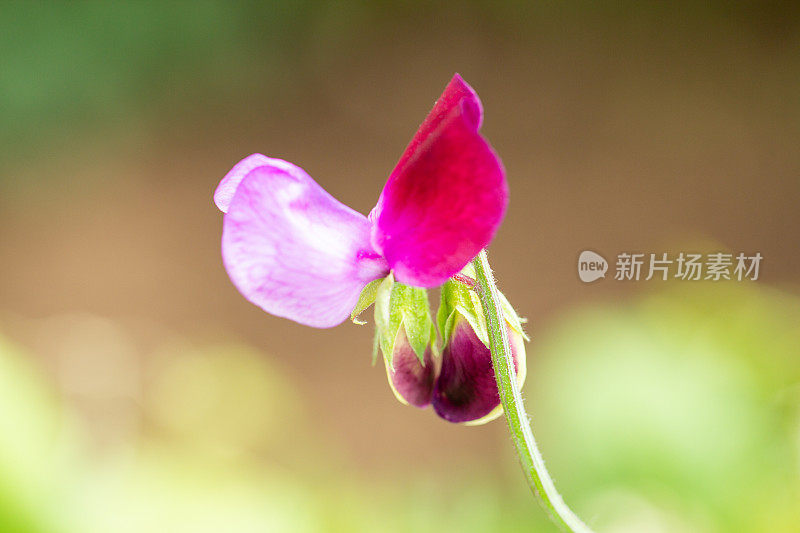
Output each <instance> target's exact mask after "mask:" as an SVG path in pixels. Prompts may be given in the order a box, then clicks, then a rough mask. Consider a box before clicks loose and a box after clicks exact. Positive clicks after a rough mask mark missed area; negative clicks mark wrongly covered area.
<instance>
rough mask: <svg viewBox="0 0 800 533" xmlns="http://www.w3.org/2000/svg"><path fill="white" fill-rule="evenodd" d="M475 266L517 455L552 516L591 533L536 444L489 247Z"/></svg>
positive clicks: (562, 524)
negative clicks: (569, 503)
mask: <svg viewBox="0 0 800 533" xmlns="http://www.w3.org/2000/svg"><path fill="white" fill-rule="evenodd" d="M472 264H473V265H474V266H475V274H476V276H475V277H476V282H477V286H476V289H477V291H478V294H479V295H480V299H481V303H482V305H483V314H484V316H485V317H486V325H487V327H488V328H489V345H490V349H491V352H492V365H493V366H494V373H495V378H496V379H497V390H498V392H499V393H500V400H501V402H502V404H503V409H504V411H505V416H506V421H507V422H508V429H509V430H510V431H511V439H512V440H513V441H514V446H515V447H516V448H517V455H519V460H520V463H521V465H522V470H523V472H524V473H525V478H526V479H527V481H528V486H529V487H530V488H531V490H532V491H533V493H534V494H535V495H536V496H537V497H538V498H539V502H540V503H541V504H542V506H543V507H544V508H545V510H546V511H547V512H548V514H549V515H550V518H551V519H552V520H553V521H554V522H555V523H556V524H557V525H558V526H559V527H560V528H561V529H562V530H564V531H574V532H581V533H586V532H588V533H591V530H590V529H589V528H588V527H587V526H586V524H584V523H583V522H582V521H581V519H580V518H578V517H577V516H576V515H575V513H573V512H572V510H570V508H569V507H567V504H566V503H564V500H563V498H561V495H560V494H559V493H558V491H557V490H556V487H555V485H554V484H553V480H552V479H551V478H550V474H548V473H547V468H545V466H544V460H543V459H542V454H541V453H539V448H538V447H537V446H536V440H534V438H533V432H532V431H531V426H530V418H529V417H528V414H527V413H526V412H525V406H524V405H523V403H522V395H521V394H520V391H519V386H517V376H516V371H515V369H514V360H513V359H512V357H511V347H510V345H509V343H508V332H507V330H506V320H505V317H504V315H503V308H502V306H501V304H500V297H499V293H498V291H497V286H496V285H495V282H494V276H493V275H492V270H491V268H489V261H488V259H487V258H486V250H483V251H481V253H480V254H478V257H476V258H475V260H474V261H473V262H472Z"/></svg>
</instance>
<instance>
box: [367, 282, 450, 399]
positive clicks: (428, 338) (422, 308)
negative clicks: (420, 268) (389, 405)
mask: <svg viewBox="0 0 800 533" xmlns="http://www.w3.org/2000/svg"><path fill="white" fill-rule="evenodd" d="M375 341H376V342H375V346H376V351H377V350H378V349H380V351H381V352H382V353H383V360H384V363H385V365H386V376H387V378H388V380H389V386H390V387H391V388H392V392H394V394H395V396H396V397H397V399H398V400H400V401H401V402H402V403H404V404H406V405H413V406H416V407H426V406H428V405H430V403H431V395H432V394H433V383H434V380H435V379H436V373H437V368H436V361H435V355H436V350H435V346H434V345H435V343H436V326H435V325H434V323H433V319H432V318H431V314H430V308H429V305H428V294H427V292H426V291H425V289H419V288H415V287H409V286H407V285H403V284H402V283H397V282H395V281H394V279H393V278H392V276H391V275H390V276H389V277H387V278H386V279H385V280H383V281H382V282H381V284H380V286H378V287H377V289H376V292H375ZM376 355H377V354H376Z"/></svg>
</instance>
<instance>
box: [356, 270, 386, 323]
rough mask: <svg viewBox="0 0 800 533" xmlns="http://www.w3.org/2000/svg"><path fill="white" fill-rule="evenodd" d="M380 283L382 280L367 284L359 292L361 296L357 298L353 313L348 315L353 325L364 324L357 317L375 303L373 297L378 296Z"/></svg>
mask: <svg viewBox="0 0 800 533" xmlns="http://www.w3.org/2000/svg"><path fill="white" fill-rule="evenodd" d="M382 282H383V280H382V279H375V280H372V281H370V282H369V283H367V286H366V287H364V290H363V291H361V295H360V296H359V297H358V302H357V303H356V306H355V307H354V308H353V312H352V313H350V320H352V321H353V324H358V325H359V326H363V325H364V324H366V322H365V321H364V320H360V319H359V318H358V315H360V314H361V313H363V312H364V310H365V309H366V308H367V307H369V306H370V305H372V304H373V303H375V297H376V296H377V295H378V287H379V286H380V284H381V283H382Z"/></svg>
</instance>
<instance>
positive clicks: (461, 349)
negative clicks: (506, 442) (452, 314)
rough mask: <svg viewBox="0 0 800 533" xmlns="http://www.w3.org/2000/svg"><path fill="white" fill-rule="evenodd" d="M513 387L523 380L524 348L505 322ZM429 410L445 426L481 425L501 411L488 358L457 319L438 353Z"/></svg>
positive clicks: (486, 351)
mask: <svg viewBox="0 0 800 533" xmlns="http://www.w3.org/2000/svg"><path fill="white" fill-rule="evenodd" d="M506 325H507V331H508V337H509V343H510V345H511V353H512V356H513V358H514V366H515V369H516V373H517V383H518V384H519V385H520V386H522V383H523V382H524V380H525V345H524V344H523V338H522V335H521V334H520V333H518V332H517V331H515V330H514V329H513V328H512V327H511V326H510V324H509V323H508V322H506ZM432 403H433V409H434V411H436V414H438V415H439V416H440V417H442V418H444V419H445V420H447V421H449V422H465V423H470V424H482V423H485V422H489V421H490V420H494V419H495V418H497V417H498V416H500V414H502V412H503V410H502V407H501V406H500V396H499V394H498V392H497V381H496V379H495V375H494V367H493V366H492V354H491V352H490V351H489V348H488V347H487V346H486V344H485V343H484V342H483V341H482V340H481V339H479V338H478V335H477V333H476V332H475V329H474V328H473V327H472V325H471V324H470V323H469V321H468V320H467V319H466V318H464V317H463V316H461V315H459V316H457V317H456V318H455V320H454V323H453V325H452V332H451V333H450V335H449V341H448V343H447V344H446V345H445V347H444V349H443V350H442V361H441V371H440V373H439V377H438V379H437V380H436V384H435V386H434V390H433V401H432Z"/></svg>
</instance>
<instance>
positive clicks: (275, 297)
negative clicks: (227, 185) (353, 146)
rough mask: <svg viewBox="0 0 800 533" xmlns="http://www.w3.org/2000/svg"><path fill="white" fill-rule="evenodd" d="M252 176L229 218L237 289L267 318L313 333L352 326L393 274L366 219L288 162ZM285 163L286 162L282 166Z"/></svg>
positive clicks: (228, 259) (228, 258)
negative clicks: (349, 321)
mask: <svg viewBox="0 0 800 533" xmlns="http://www.w3.org/2000/svg"><path fill="white" fill-rule="evenodd" d="M274 161H276V160H271V162H270V163H269V165H268V166H258V167H256V168H255V169H253V170H251V171H250V172H249V173H248V174H247V175H246V176H245V177H244V179H242V180H241V182H240V183H239V185H238V187H237V189H236V194H234V196H233V199H232V200H231V202H230V205H229V209H228V212H227V214H226V215H225V218H224V224H223V231H222V259H223V262H224V263H225V269H226V270H227V271H228V275H229V276H230V278H231V281H233V283H234V285H236V288H238V289H239V291H240V292H241V293H242V295H243V296H244V297H245V298H247V299H248V300H249V301H251V302H252V303H254V304H256V305H258V306H259V307H261V308H262V309H264V310H265V311H267V312H268V313H272V314H273V315H277V316H281V317H286V318H289V319H291V320H294V321H296V322H299V323H301V324H305V325H308V326H314V327H331V326H335V325H337V324H339V323H340V322H342V321H343V320H345V319H346V318H347V317H348V316H349V315H350V312H351V311H352V309H353V307H354V306H355V304H356V301H357V300H358V297H359V294H360V293H361V290H362V289H363V288H364V286H365V285H366V284H367V283H369V282H370V281H372V280H374V279H378V278H380V277H382V276H385V275H386V274H387V273H388V269H387V266H386V262H385V261H384V260H383V259H382V258H381V257H380V256H379V255H378V254H376V253H375V252H374V251H373V249H372V247H371V245H370V240H369V231H370V224H369V222H368V221H367V219H366V217H364V215H361V214H360V213H357V212H355V211H353V210H352V209H350V208H349V207H347V206H345V205H343V204H342V203H340V202H339V201H337V200H336V199H334V198H333V197H332V196H331V195H329V194H328V193H327V192H325V191H324V190H323V189H322V188H321V187H320V186H319V185H317V183H316V182H315V181H314V180H312V179H311V178H310V177H309V176H308V174H306V173H305V172H304V171H303V170H302V169H301V168H299V167H296V166H294V165H292V164H291V163H287V162H285V161H281V162H280V163H279V164H273V162H274ZM278 161H279V160H278Z"/></svg>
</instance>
